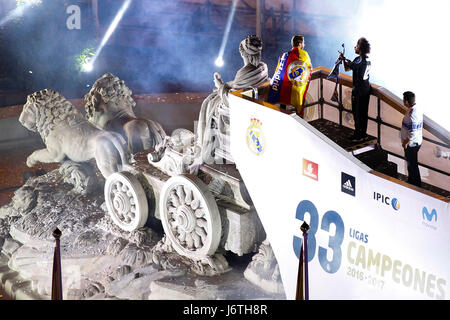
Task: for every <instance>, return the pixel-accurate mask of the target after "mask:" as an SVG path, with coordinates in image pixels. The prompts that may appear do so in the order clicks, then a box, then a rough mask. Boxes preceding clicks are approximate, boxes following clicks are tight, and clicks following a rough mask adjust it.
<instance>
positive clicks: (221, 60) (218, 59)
mask: <svg viewBox="0 0 450 320" xmlns="http://www.w3.org/2000/svg"><path fill="white" fill-rule="evenodd" d="M215 63H216V66H218V67H223V58H222V57H221V56H218V57H217V59H216V61H215Z"/></svg>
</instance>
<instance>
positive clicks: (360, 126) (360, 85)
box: [340, 38, 371, 141]
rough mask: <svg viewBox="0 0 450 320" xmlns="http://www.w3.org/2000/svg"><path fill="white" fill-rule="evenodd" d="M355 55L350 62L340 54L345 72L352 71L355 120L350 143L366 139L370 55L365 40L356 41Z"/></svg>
mask: <svg viewBox="0 0 450 320" xmlns="http://www.w3.org/2000/svg"><path fill="white" fill-rule="evenodd" d="M355 53H356V54H357V55H358V56H357V57H356V58H355V59H354V60H353V61H350V60H348V59H346V58H345V57H344V55H343V54H342V53H340V58H341V59H342V60H343V62H344V69H345V71H349V70H352V71H353V90H352V112H353V119H354V120H355V133H354V134H353V135H352V136H350V137H349V139H350V140H351V141H362V140H364V139H365V138H366V137H367V133H366V131H367V121H368V117H369V116H368V112H369V100H370V88H371V87H370V82H369V72H370V66H371V63H370V60H369V57H368V56H367V54H369V53H370V43H369V41H367V39H366V38H360V39H358V42H357V43H356V46H355Z"/></svg>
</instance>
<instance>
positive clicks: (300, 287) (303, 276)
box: [295, 222, 310, 300]
mask: <svg viewBox="0 0 450 320" xmlns="http://www.w3.org/2000/svg"><path fill="white" fill-rule="evenodd" d="M309 229H310V227H309V225H308V224H307V223H306V222H303V224H302V225H301V226H300V230H301V231H302V232H303V241H302V245H301V247H300V260H299V264H298V274H297V290H296V294H295V300H309V279H308V230H309Z"/></svg>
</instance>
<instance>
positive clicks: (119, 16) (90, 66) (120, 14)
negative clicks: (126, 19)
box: [83, 0, 132, 72]
mask: <svg viewBox="0 0 450 320" xmlns="http://www.w3.org/2000/svg"><path fill="white" fill-rule="evenodd" d="M131 1H132V0H126V1H125V2H124V4H123V5H122V7H121V8H120V10H119V11H118V12H117V14H116V16H115V17H114V20H113V22H112V23H111V24H110V26H109V27H108V30H107V31H106V33H105V36H104V37H103V39H102V42H101V43H100V46H99V47H98V48H97V51H95V54H94V56H93V57H92V58H91V59H90V60H89V62H87V63H85V64H84V65H83V70H84V71H85V72H90V71H92V69H93V68H94V63H95V60H97V58H98V56H99V54H100V52H101V51H102V49H103V47H104V46H105V44H106V43H107V42H108V40H109V38H110V37H111V35H112V34H113V33H114V31H115V30H116V28H117V26H118V25H119V22H120V20H122V17H123V15H124V14H125V11H126V10H127V9H128V7H129V6H130V3H131Z"/></svg>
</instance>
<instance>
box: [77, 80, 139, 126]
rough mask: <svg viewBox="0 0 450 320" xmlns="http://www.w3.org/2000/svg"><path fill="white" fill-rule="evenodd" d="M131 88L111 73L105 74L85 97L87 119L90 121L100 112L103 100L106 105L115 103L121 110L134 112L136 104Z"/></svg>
mask: <svg viewBox="0 0 450 320" xmlns="http://www.w3.org/2000/svg"><path fill="white" fill-rule="evenodd" d="M131 95H132V92H131V90H130V88H128V87H127V86H126V85H125V81H123V80H120V79H119V78H118V77H116V76H114V75H113V74H111V73H105V74H104V75H103V76H102V77H101V78H99V79H97V80H96V81H95V82H94V85H93V86H92V88H91V90H89V92H88V93H87V94H86V95H85V96H84V101H85V102H86V104H85V110H86V117H87V118H88V119H89V118H91V117H92V116H93V114H94V112H95V111H99V105H100V103H101V101H102V100H103V101H104V102H105V103H106V104H108V103H109V102H114V105H116V106H120V109H128V110H133V108H134V107H135V106H136V102H135V101H134V100H133V97H132V96H131Z"/></svg>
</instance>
